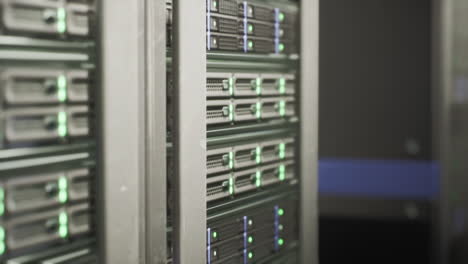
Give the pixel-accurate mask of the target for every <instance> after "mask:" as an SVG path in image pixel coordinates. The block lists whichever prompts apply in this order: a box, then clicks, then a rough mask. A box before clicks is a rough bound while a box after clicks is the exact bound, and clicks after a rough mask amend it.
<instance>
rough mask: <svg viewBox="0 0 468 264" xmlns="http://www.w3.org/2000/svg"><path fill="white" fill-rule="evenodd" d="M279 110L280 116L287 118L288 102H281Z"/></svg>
mask: <svg viewBox="0 0 468 264" xmlns="http://www.w3.org/2000/svg"><path fill="white" fill-rule="evenodd" d="M278 108H279V114H280V116H285V115H286V101H284V100H281V101H280V102H279V106H278Z"/></svg>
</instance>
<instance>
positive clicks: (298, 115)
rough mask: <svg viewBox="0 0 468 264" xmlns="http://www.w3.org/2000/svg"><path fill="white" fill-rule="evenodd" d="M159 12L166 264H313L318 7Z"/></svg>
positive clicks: (222, 6) (177, 6)
mask: <svg viewBox="0 0 468 264" xmlns="http://www.w3.org/2000/svg"><path fill="white" fill-rule="evenodd" d="M168 7H169V10H168V14H171V13H172V14H173V17H172V18H168V19H167V21H168V23H169V24H170V26H169V30H168V34H170V32H172V37H171V38H170V39H169V41H168V46H169V47H170V48H169V50H170V51H171V52H170V53H169V54H170V55H172V60H171V63H172V65H171V66H172V73H171V74H173V75H171V74H169V75H168V76H173V77H168V78H169V79H171V78H173V84H174V87H173V88H168V95H169V102H170V103H171V104H174V105H175V107H174V108H172V110H171V108H170V110H169V116H171V118H173V120H174V122H173V123H172V125H171V124H170V125H169V126H170V135H171V138H172V144H173V148H174V150H175V151H174V152H172V155H173V160H172V162H174V171H173V173H174V174H173V176H172V177H173V178H172V179H171V176H169V182H170V185H171V186H173V189H172V190H171V189H170V190H169V192H170V194H172V195H173V196H174V202H173V204H172V205H171V204H170V203H169V209H170V210H169V211H170V219H171V223H172V229H171V230H172V233H173V235H172V236H171V238H170V243H171V244H172V245H173V251H172V252H171V261H174V262H175V263H186V262H187V261H190V262H191V263H253V262H255V263H257V262H258V263H269V262H271V261H272V259H268V256H270V255H272V257H273V258H277V259H278V261H279V262H278V263H282V262H284V261H286V260H284V259H283V260H280V259H281V258H282V256H283V255H284V256H288V257H289V261H294V260H292V259H294V258H293V257H292V256H294V255H295V256H296V257H297V258H296V260H295V261H300V262H302V263H310V262H311V261H312V262H316V261H317V259H316V258H317V255H316V254H315V252H316V251H314V250H316V241H315V236H316V234H315V227H316V226H315V223H316V221H315V220H314V219H315V218H316V196H315V193H316V191H315V187H312V186H316V184H315V182H316V175H315V173H314V171H315V170H316V163H315V162H314V160H315V159H316V149H317V145H316V143H317V141H316V136H317V135H316V132H315V131H314V129H315V128H316V122H317V115H316V112H315V111H314V109H315V107H316V106H317V97H316V95H317V90H316V88H317V77H318V75H317V74H316V73H317V65H316V64H315V63H314V60H315V62H316V61H317V60H316V59H317V58H318V50H317V49H316V48H317V32H318V31H317V30H318V24H317V23H318V20H317V18H318V9H317V8H318V2H315V1H303V2H300V3H298V2H295V1H232V0H225V1H217V0H209V1H206V5H205V4H202V3H201V2H194V1H173V2H172V3H168ZM295 19H297V20H295ZM299 25H301V26H299ZM305 25H307V26H305ZM189 26H190V28H191V30H190V31H186V30H185V28H187V27H189ZM298 28H299V29H300V30H295V29H298ZM286 29H290V31H288V32H287V31H286ZM171 30H173V31H171ZM283 34H284V35H283ZM286 36H287V37H289V38H287V39H284V38H285V37H286ZM295 38H297V40H298V41H299V42H295V41H294V39H295ZM296 43H301V44H300V45H298V46H295V44H296ZM171 48H172V49H171ZM299 48H300V49H299ZM297 54H299V56H298V55H297ZM172 92H173V94H172V95H171V93H172ZM171 111H173V114H172V115H171V113H170V112H171ZM305 113H307V114H305ZM309 114H310V115H309ZM169 120H170V119H169ZM169 164H171V161H170V162H169ZM188 164H189V165H188ZM169 170H170V167H169ZM311 172H312V173H311ZM169 197H171V196H169ZM282 199H284V200H290V199H292V201H293V202H292V203H291V204H290V205H287V206H286V205H281V201H282ZM269 204H270V205H269ZM264 207H265V208H269V209H264ZM260 208H262V209H264V210H265V213H263V214H264V217H263V218H262V217H261V216H258V215H257V214H256V213H255V211H256V210H260ZM286 210H287V211H289V212H291V213H292V214H295V212H297V215H298V216H299V217H300V219H301V220H300V222H296V223H295V221H297V219H296V220H294V219H295V217H293V219H292V220H287V219H286V218H284V217H285V216H283V215H284V212H285V211H286ZM249 212H250V213H249ZM260 215H261V214H260ZM270 217H271V218H270ZM282 219H285V220H284V222H282ZM311 220H312V222H311ZM256 223H260V224H259V226H264V227H265V229H261V228H257V227H256ZM311 223H312V224H311ZM296 225H297V227H298V228H297V229H295V228H294V227H295V226H296ZM270 226H271V228H270ZM283 228H284V229H283ZM270 229H271V230H270ZM288 230H289V231H288ZM287 239H290V241H288V242H293V243H286V242H285V241H286V240H287ZM294 241H295V242H294ZM257 243H258V244H257ZM282 248H284V251H283V250H282ZM287 248H289V250H287ZM299 248H300V249H301V250H300V251H298V249H299ZM291 250H292V251H291ZM294 250H296V251H295V252H296V253H294ZM288 252H292V253H288ZM297 252H300V253H301V254H300V255H299V254H298V253H297ZM289 254H292V255H289Z"/></svg>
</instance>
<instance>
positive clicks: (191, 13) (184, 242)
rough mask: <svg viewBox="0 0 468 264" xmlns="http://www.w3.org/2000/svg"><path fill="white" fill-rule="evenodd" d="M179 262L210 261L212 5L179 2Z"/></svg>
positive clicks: (176, 30) (176, 4)
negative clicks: (209, 49) (208, 181)
mask: <svg viewBox="0 0 468 264" xmlns="http://www.w3.org/2000/svg"><path fill="white" fill-rule="evenodd" d="M173 21H174V32H173V36H174V52H173V54H174V58H173V72H174V84H175V91H174V92H175V93H174V101H175V115H174V119H175V120H174V121H175V122H174V151H175V152H174V159H175V164H174V165H175V167H174V169H175V184H174V187H175V202H174V217H173V219H174V222H173V226H174V240H173V242H174V262H175V263H176V264H185V263H191V264H204V263H206V185H205V183H206V3H205V0H177V1H174V20H173Z"/></svg>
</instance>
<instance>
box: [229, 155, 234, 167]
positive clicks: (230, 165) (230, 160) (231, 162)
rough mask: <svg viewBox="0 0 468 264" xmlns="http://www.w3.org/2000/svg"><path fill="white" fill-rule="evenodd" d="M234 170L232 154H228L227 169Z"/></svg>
mask: <svg viewBox="0 0 468 264" xmlns="http://www.w3.org/2000/svg"><path fill="white" fill-rule="evenodd" d="M233 168H234V152H232V151H231V152H229V169H233Z"/></svg>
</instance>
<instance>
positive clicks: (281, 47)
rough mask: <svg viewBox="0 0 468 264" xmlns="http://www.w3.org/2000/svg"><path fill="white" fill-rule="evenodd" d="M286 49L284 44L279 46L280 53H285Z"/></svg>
mask: <svg viewBox="0 0 468 264" xmlns="http://www.w3.org/2000/svg"><path fill="white" fill-rule="evenodd" d="M284 48H285V46H284V44H283V43H280V44H279V46H278V50H279V51H280V52H282V51H284Z"/></svg>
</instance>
